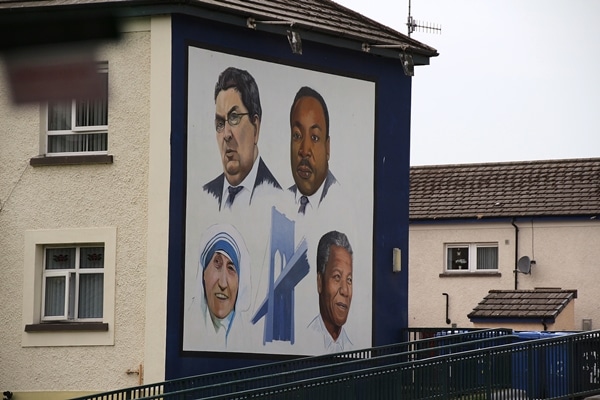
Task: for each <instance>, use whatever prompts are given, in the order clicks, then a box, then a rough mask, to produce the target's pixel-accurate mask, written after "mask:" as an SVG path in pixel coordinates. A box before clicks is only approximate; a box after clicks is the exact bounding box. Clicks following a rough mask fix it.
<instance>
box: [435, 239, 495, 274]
mask: <svg viewBox="0 0 600 400" xmlns="http://www.w3.org/2000/svg"><path fill="white" fill-rule="evenodd" d="M465 247H466V248H468V251H469V256H468V259H467V263H468V264H467V265H468V268H466V269H450V265H449V263H448V252H449V251H450V249H456V248H465ZM489 247H493V248H496V249H497V253H496V254H497V258H496V268H494V269H484V268H478V265H477V249H478V248H489ZM499 258H500V254H499V252H498V243H493V242H487V243H447V244H446V245H445V246H444V272H445V273H450V274H453V273H461V272H462V273H465V272H469V273H473V272H479V273H482V272H483V273H486V272H487V273H495V272H498V267H499Z"/></svg>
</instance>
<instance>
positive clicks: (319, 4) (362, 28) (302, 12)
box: [0, 0, 438, 57]
mask: <svg viewBox="0 0 600 400" xmlns="http://www.w3.org/2000/svg"><path fill="white" fill-rule="evenodd" d="M90 6H102V7H104V6H108V7H115V8H116V7H128V8H130V9H133V8H134V7H143V6H151V7H155V8H156V7H159V6H162V7H176V6H187V7H189V6H192V7H193V8H196V9H197V10H202V9H206V10H217V11H222V12H225V13H228V14H233V15H238V16H241V17H244V18H254V19H255V20H256V21H269V22H273V21H276V22H278V23H279V24H287V23H293V24H294V26H296V27H298V28H300V29H303V30H306V31H314V32H318V33H321V34H325V35H329V36H332V37H337V38H345V39H349V40H353V41H358V42H359V44H358V48H362V45H361V44H362V43H365V44H368V45H369V46H370V47H371V48H373V47H377V46H381V47H383V48H397V49H398V51H400V50H407V51H409V52H411V53H416V54H420V55H423V56H425V57H435V56H437V55H438V52H437V50H435V49H434V48H432V47H430V46H427V45H425V44H423V43H421V42H419V41H417V40H414V39H412V38H410V37H408V36H407V35H404V34H402V33H400V32H398V31H396V30H394V29H392V28H390V27H387V26H385V25H383V24H380V23H378V22H376V21H374V20H372V19H369V18H367V17H365V16H363V15H362V14H360V13H357V12H355V11H353V10H351V9H348V8H346V7H344V6H342V5H340V4H337V3H336V2H334V1H331V0H27V1H23V0H0V15H1V14H2V11H3V10H11V11H15V10H17V9H18V10H21V11H23V10H27V9H44V8H48V7H51V8H58V7H79V8H82V7H90ZM181 12H183V9H182V10H181Z"/></svg>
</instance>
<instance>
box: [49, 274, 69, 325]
mask: <svg viewBox="0 0 600 400" xmlns="http://www.w3.org/2000/svg"><path fill="white" fill-rule="evenodd" d="M64 313H65V277H64V276H52V277H47V278H46V296H45V309H44V316H46V317H57V316H62V315H64Z"/></svg>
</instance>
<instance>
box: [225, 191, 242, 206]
mask: <svg viewBox="0 0 600 400" xmlns="http://www.w3.org/2000/svg"><path fill="white" fill-rule="evenodd" d="M243 188H244V187H243V186H235V187H233V186H229V187H228V188H227V191H228V192H229V194H228V195H227V202H226V203H225V204H226V205H227V207H231V205H232V204H233V201H234V200H235V196H237V194H238V193H239V192H240V191H241V190H242V189H243Z"/></svg>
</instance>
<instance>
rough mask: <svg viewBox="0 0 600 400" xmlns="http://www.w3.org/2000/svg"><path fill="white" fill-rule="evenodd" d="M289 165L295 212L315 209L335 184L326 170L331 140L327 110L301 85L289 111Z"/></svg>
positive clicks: (321, 101)
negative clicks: (295, 205)
mask: <svg viewBox="0 0 600 400" xmlns="http://www.w3.org/2000/svg"><path fill="white" fill-rule="evenodd" d="M290 129H291V141H290V163H291V167H292V176H293V178H294V182H295V184H294V185H293V186H291V187H290V188H289V190H290V191H291V192H292V193H293V194H294V198H295V201H296V204H297V206H298V213H300V214H306V213H307V212H309V210H311V209H313V208H318V207H319V205H320V204H321V202H322V201H323V199H324V198H325V196H327V193H328V191H329V189H330V188H331V186H332V185H333V184H335V183H337V180H336V178H335V177H334V176H333V174H332V173H331V171H330V170H329V155H330V146H331V143H330V142H331V139H330V136H329V110H328V109H327V104H326V103H325V100H324V99H323V96H321V94H319V93H318V92H317V91H316V90H314V89H312V88H310V87H308V86H304V87H302V88H300V90H299V91H298V92H297V93H296V96H295V97H294V101H293V103H292V107H291V109H290Z"/></svg>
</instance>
